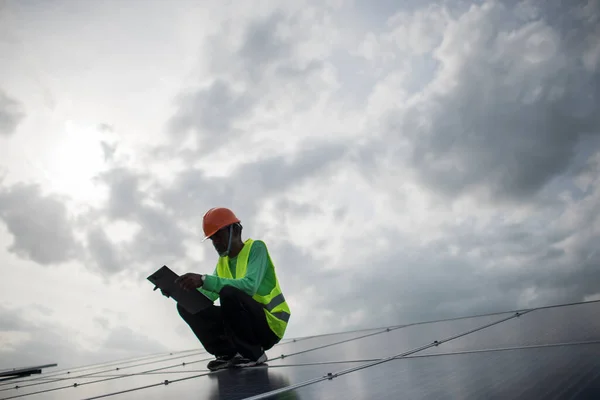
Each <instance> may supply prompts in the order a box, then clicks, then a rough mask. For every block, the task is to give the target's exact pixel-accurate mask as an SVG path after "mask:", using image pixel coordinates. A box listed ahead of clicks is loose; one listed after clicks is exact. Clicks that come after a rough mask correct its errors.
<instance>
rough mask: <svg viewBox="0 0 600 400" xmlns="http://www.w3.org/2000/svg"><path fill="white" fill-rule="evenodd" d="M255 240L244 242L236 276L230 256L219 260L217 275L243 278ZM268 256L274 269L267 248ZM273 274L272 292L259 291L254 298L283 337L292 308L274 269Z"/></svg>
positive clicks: (238, 256) (272, 326) (278, 334)
mask: <svg viewBox="0 0 600 400" xmlns="http://www.w3.org/2000/svg"><path fill="white" fill-rule="evenodd" d="M252 243H254V240H252V239H247V240H246V241H245V242H244V247H243V248H242V250H241V251H240V253H239V254H238V255H237V264H236V268H235V277H233V276H232V274H231V270H230V269H229V257H227V256H226V257H220V258H219V261H218V262H217V275H218V276H219V277H221V278H228V279H241V278H243V277H244V276H245V275H246V270H247V267H248V256H249V255H250V249H251V248H252ZM267 257H268V258H269V261H270V263H269V268H272V269H273V262H272V261H271V255H270V254H269V251H268V250H267ZM273 275H274V276H275V286H274V287H273V289H271V292H270V293H269V294H267V295H266V296H260V295H259V294H258V293H256V294H254V296H252V298H253V299H254V300H256V301H257V302H259V303H260V304H262V306H263V311H264V312H265V316H266V319H267V323H268V324H269V327H270V328H271V330H272V331H273V332H274V333H275V334H276V335H277V336H278V337H279V338H280V339H281V338H283V334H284V333H285V330H286V328H287V324H288V321H289V319H290V315H291V312H290V309H289V306H288V304H287V302H286V301H285V298H284V297H283V293H282V292H281V288H280V287H279V280H278V279H277V274H276V273H275V270H274V269H273Z"/></svg>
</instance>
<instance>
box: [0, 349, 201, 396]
mask: <svg viewBox="0 0 600 400" xmlns="http://www.w3.org/2000/svg"><path fill="white" fill-rule="evenodd" d="M200 354H206V351H199V352H198V354H193V355H200ZM184 357H190V355H186V356H177V357H172V358H167V359H165V360H160V361H153V362H149V363H148V362H145V363H141V364H134V365H126V366H124V367H120V368H116V369H114V368H111V369H108V370H102V371H97V372H91V373H89V374H84V375H77V376H73V375H70V376H68V377H65V378H56V379H54V380H53V381H49V382H35V383H32V384H29V385H17V386H16V387H10V388H3V389H0V392H3V391H6V390H14V389H20V388H26V387H31V386H37V385H43V384H47V383H53V382H61V381H64V380H72V379H78V378H87V377H90V376H95V375H96V374H102V373H106V372H111V371H114V370H123V369H127V368H134V367H140V366H144V365H150V364H155V363H157V362H164V361H170V360H176V359H181V358H184ZM205 360H208V358H207V359H202V360H198V361H196V362H199V361H205ZM177 365H179V364H176V365H175V366H177Z"/></svg>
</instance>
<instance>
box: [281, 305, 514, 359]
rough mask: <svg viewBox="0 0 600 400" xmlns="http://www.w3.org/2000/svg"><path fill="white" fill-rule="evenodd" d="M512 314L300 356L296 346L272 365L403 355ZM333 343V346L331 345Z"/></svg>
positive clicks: (416, 328)
mask: <svg viewBox="0 0 600 400" xmlns="http://www.w3.org/2000/svg"><path fill="white" fill-rule="evenodd" d="M512 315H513V314H512V313H507V314H500V315H492V316H482V317H474V318H464V319H458V320H452V321H442V322H433V323H425V324H417V325H411V326H405V327H401V328H397V329H392V330H390V331H389V332H386V331H385V330H382V331H378V332H379V333H378V334H372V333H370V334H369V336H366V334H365V335H363V336H365V337H363V338H358V339H356V340H352V341H348V342H343V343H339V344H336V345H331V346H329V347H325V348H321V349H316V350H312V351H308V352H303V353H298V352H296V348H295V346H293V345H289V346H288V347H287V348H286V350H287V351H288V353H286V354H287V355H286V357H285V358H283V359H278V360H272V361H271V362H270V364H271V365H286V364H297V363H312V362H323V361H325V362H331V361H349V360H369V359H377V358H382V357H387V356H390V355H395V354H400V353H403V352H405V351H408V350H411V349H415V348H418V347H421V346H425V345H428V344H430V343H433V342H434V341H435V340H442V339H444V338H446V337H450V336H453V335H457V334H460V333H463V332H467V331H469V330H472V329H476V328H479V327H482V326H484V325H487V324H491V323H494V322H497V321H502V320H504V319H506V318H507V317H510V316H512ZM330 344H331V343H330Z"/></svg>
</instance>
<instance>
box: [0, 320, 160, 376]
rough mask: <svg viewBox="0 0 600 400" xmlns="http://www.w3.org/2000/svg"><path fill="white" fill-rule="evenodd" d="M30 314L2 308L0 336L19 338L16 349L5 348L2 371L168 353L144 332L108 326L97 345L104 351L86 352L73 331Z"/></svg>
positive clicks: (0, 360)
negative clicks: (29, 315)
mask: <svg viewBox="0 0 600 400" xmlns="http://www.w3.org/2000/svg"><path fill="white" fill-rule="evenodd" d="M28 314H29V313H28V312H26V311H25V310H23V309H7V308H0V335H1V336H2V337H4V338H8V339H9V341H10V339H11V338H15V341H14V344H13V345H12V346H2V347H1V349H0V368H15V367H24V366H30V365H42V364H54V363H56V364H58V368H60V369H63V368H69V367H75V366H81V365H89V364H93V363H100V362H106V361H111V360H115V359H122V358H127V357H136V356H141V355H147V354H155V353H160V352H163V351H165V352H166V351H168V350H167V349H166V348H165V347H164V346H163V345H162V344H161V343H160V342H158V341H156V340H154V339H152V338H150V337H148V336H146V335H144V334H143V333H140V332H134V331H132V330H131V329H130V328H129V327H125V326H114V325H112V326H111V327H110V328H107V323H103V324H102V327H103V328H105V329H101V332H102V333H103V334H104V338H103V339H102V340H100V341H99V343H97V346H98V348H99V349H100V351H97V350H95V349H93V348H92V347H91V346H90V348H87V349H85V348H83V347H81V346H80V345H77V343H76V342H78V341H79V339H80V338H74V337H73V331H72V329H69V328H66V327H64V326H60V325H58V324H53V323H51V322H47V320H43V321H42V322H40V321H37V322H32V321H31V320H30V319H29V318H28ZM96 329H98V327H96ZM96 333H98V331H97V332H96ZM11 343H12V342H11ZM49 371H50V370H49Z"/></svg>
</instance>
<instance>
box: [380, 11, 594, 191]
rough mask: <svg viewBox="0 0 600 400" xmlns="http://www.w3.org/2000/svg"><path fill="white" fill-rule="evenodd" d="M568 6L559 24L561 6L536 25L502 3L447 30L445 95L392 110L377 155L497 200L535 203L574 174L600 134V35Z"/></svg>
mask: <svg viewBox="0 0 600 400" xmlns="http://www.w3.org/2000/svg"><path fill="white" fill-rule="evenodd" d="M562 4H563V9H562V12H561V13H560V19H557V18H556V13H557V12H558V11H557V10H556V4H555V3H554V8H551V10H552V11H551V13H552V15H547V11H546V9H545V8H544V7H542V8H541V9H540V10H539V12H540V15H539V16H538V17H536V20H535V21H521V20H518V19H517V18H516V17H515V16H514V15H513V14H512V11H513V10H512V9H505V8H503V7H502V5H499V4H496V5H494V6H493V7H492V8H491V10H490V11H487V12H486V13H485V15H484V16H483V17H481V18H482V19H481V20H480V21H477V23H475V22H474V19H473V18H472V19H471V20H466V19H464V20H463V21H462V24H461V26H459V27H458V28H457V30H455V31H454V32H452V33H450V32H447V34H446V37H445V40H444V45H443V46H445V47H442V49H443V52H442V53H440V54H438V55H439V56H440V57H442V58H441V61H442V62H445V63H446V64H445V66H444V67H445V68H447V69H440V70H439V71H438V73H440V74H442V73H445V74H447V78H446V80H445V83H444V85H445V86H446V88H445V90H443V91H439V92H428V93H427V92H426V93H424V94H423V95H422V97H421V98H420V100H417V101H416V102H415V103H413V104H411V105H409V106H408V107H407V108H406V109H404V110H402V111H399V110H394V111H391V112H390V114H389V119H388V124H389V125H388V126H389V132H388V134H387V136H386V137H385V142H384V143H380V144H379V146H376V147H377V149H378V150H380V151H381V150H384V148H392V149H393V148H395V149H396V152H395V153H394V155H393V158H392V161H391V162H392V163H396V162H401V160H406V159H408V160H409V165H410V166H411V167H412V168H413V169H414V171H415V173H416V174H417V176H418V177H419V179H420V180H421V181H422V182H424V183H425V184H427V185H428V186H429V187H431V188H433V189H434V190H437V191H439V192H440V193H444V194H447V195H450V196H457V195H461V194H463V193H468V192H471V191H472V190H476V189H480V188H485V189H486V190H487V192H488V194H489V196H490V197H491V198H492V199H494V200H519V199H520V200H523V199H528V198H531V197H532V196H534V195H535V194H537V193H538V192H539V191H540V190H542V189H543V188H544V187H545V186H546V185H548V184H549V183H550V182H551V181H552V180H553V179H554V178H555V177H557V176H560V175H561V174H563V173H565V172H566V171H568V170H569V167H570V165H571V163H572V162H573V160H574V158H575V156H576V149H577V146H578V145H579V144H580V143H581V142H582V141H586V140H588V139H590V140H591V138H592V136H597V135H598V134H599V133H600V117H599V114H598V113H597V110H598V108H600V89H598V88H600V74H599V73H598V71H597V70H593V71H592V70H589V69H588V68H587V67H586V65H585V64H584V62H583V61H582V60H583V57H584V54H585V52H586V51H587V50H588V49H589V38H590V37H593V35H594V34H595V32H596V28H595V27H593V26H592V25H590V24H587V23H585V22H584V21H583V20H582V18H581V17H577V16H576V15H574V14H573V13H571V12H570V11H572V10H573V8H574V5H572V4H571V3H564V2H562ZM488 21H489V23H488ZM559 22H560V23H559ZM545 23H549V24H550V26H549V27H548V26H545ZM567 26H569V27H571V28H570V29H569V30H568V31H567V28H566V27H567ZM561 34H563V35H562V36H561ZM450 35H451V36H450ZM467 44H468V47H463V46H466V45H467ZM465 48H468V49H469V50H468V51H466V50H464V49H465ZM440 68H442V66H441V67H440ZM444 71H445V72H444ZM450 85H451V86H450ZM407 142H408V143H409V145H408V146H409V147H410V148H409V149H407V147H406V146H405V144H406V143H407Z"/></svg>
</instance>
